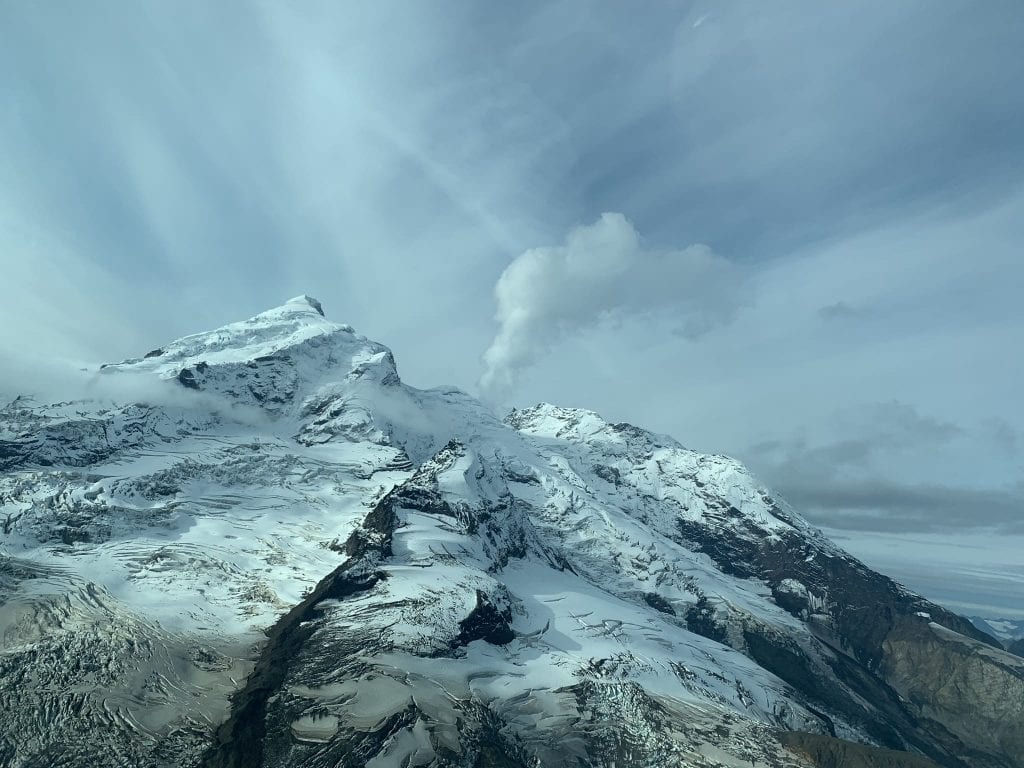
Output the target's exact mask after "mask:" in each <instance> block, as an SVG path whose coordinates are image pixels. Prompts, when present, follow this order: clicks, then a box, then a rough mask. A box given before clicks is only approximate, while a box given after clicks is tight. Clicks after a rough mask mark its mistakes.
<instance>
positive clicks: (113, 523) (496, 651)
mask: <svg viewBox="0 0 1024 768" xmlns="http://www.w3.org/2000/svg"><path fill="white" fill-rule="evenodd" d="M102 376H103V377H110V378H107V379H106V380H108V381H117V382H143V383H144V384H145V386H144V387H143V389H144V390H145V392H146V398H145V404H134V403H122V404H117V405H110V404H100V403H93V402H78V403H64V404H58V405H53V406H37V405H32V404H28V403H26V402H16V403H14V404H12V405H10V406H9V407H8V408H6V409H5V410H4V411H3V413H2V415H0V469H2V474H0V502H2V504H3V508H2V510H0V547H2V549H0V555H2V557H0V605H2V613H0V690H2V691H10V690H17V691H19V699H20V702H15V705H14V706H13V707H11V706H8V705H7V704H6V702H5V704H4V706H3V707H0V764H3V765H5V766H6V765H11V766H12V767H17V768H26V767H27V766H36V765H43V764H45V765H62V764H64V765H82V764H89V765H92V766H95V767H96V768H103V767H104V766H115V765H118V766H120V765H125V764H129V765H145V766H175V767H176V768H178V767H180V766H199V765H206V766H210V767H211V768H217V767H228V766H230V767H232V768H241V767H242V766H245V767H246V768H249V767H250V766H309V767H311V768H312V767H317V768H319V767H320V766H325V767H326V766H332V767H336V766H353V767H355V766H372V767H373V768H385V767H386V766H392V765H394V766H437V767H439V768H440V766H464V767H465V768H469V767H470V766H472V767H473V768H479V767H481V766H495V767H507V766H514V767H515V768H519V767H522V768H526V766H530V767H531V768H536V767H537V766H544V767H545V768H556V767H558V766H580V765H591V766H612V765H614V766H617V767H618V768H630V767H631V766H635V767H637V768H639V766H650V765H659V766H680V767H681V766H687V767H688V768H692V767H696V768H702V767H706V768H712V767H714V768H721V767H722V766H727V767H731V766H744V767H747V766H751V765H753V766H756V768H767V767H770V768H786V767H789V766H792V767H793V768H807V767H808V766H809V765H811V763H810V762H809V760H811V759H813V760H815V761H817V765H819V766H832V765H837V766H838V765H843V766H846V765H848V764H849V765H852V766H855V767H856V766H861V765H863V766H865V767H867V768H889V767H890V766H892V768H903V766H906V768H918V766H927V765H929V763H928V762H927V759H926V758H925V757H923V756H922V755H926V756H927V758H928V759H931V760H932V761H934V763H935V764H938V765H941V766H946V767H947V768H995V766H1000V768H1007V767H1008V766H1014V767H1016V766H1020V765H1021V763H1020V762H1019V761H1020V755H1021V753H1022V752H1024V745H1022V744H1021V741H1020V734H1022V733H1024V713H1022V711H1021V707H1020V704H1021V701H1022V690H1021V685H1022V680H1024V671H1022V666H1021V665H1024V661H1022V660H1020V659H1017V658H1016V657H1014V656H1012V655H1010V654H1007V653H1005V652H1002V651H1001V650H998V649H996V648H994V647H993V646H992V645H991V643H992V641H991V639H990V638H988V637H987V636H986V635H984V634H983V633H981V632H979V631H977V630H976V629H974V627H973V626H971V625H970V624H969V623H968V622H966V621H965V620H963V619H961V618H960V617H957V616H955V615H953V614H950V613H948V612H947V611H944V610H942V609H941V608H939V607H938V606H935V605H932V604H930V603H928V602H927V601H925V600H924V599H922V598H920V597H918V596H917V595H914V594H912V593H910V592H908V591H906V590H904V589H903V588H902V587H900V586H898V585H897V584H895V583H893V582H892V581H890V580H889V579H887V578H885V577H884V576H881V575H879V574H877V573H874V572H872V571H871V570H870V569H868V568H866V567H865V566H864V565H863V564H861V563H859V562H858V561H857V560H855V559H854V558H852V557H851V556H850V555H848V554H847V553H845V552H843V551H842V550H840V549H839V548H838V547H836V546H835V545H834V544H832V543H831V542H829V541H828V540H827V539H826V538H825V537H824V536H823V535H822V534H821V533H820V532H818V531H816V530H815V529H814V528H812V527H811V526H809V525H808V524H807V523H805V522H804V521H803V520H802V519H801V518H800V517H799V516H798V515H797V514H796V513H795V512H794V511H793V510H791V509H789V508H788V507H786V506H785V505H784V504H782V503H780V502H778V501H776V500H775V499H774V498H773V497H772V496H771V495H770V494H769V492H768V491H767V490H766V489H764V488H763V487H761V486H760V485H759V484H758V483H757V482H756V480H754V479H753V478H752V477H751V476H750V475H749V473H748V472H747V471H746V470H745V469H744V468H743V467H742V466H740V465H739V464H738V463H736V462H735V461H732V460H730V459H727V458H725V457H721V456H707V455H702V454H699V453H695V452H693V451H690V450H687V449H686V448H684V447H682V446H681V445H679V444H678V443H677V442H675V441H674V440H672V439H671V438H667V437H664V436H659V435H655V434H651V433H649V432H646V431H644V430H641V429H638V428H636V427H633V426H630V425H628V424H609V423H608V422H605V421H604V420H602V419H601V418H600V417H598V416H597V415H596V414H593V413H590V412H587V411H581V410H577V409H567V408H557V407H554V406H550V405H539V406H536V407H534V408H528V409H523V410H517V411H513V412H512V413H511V414H509V415H508V416H507V418H506V419H505V420H499V419H498V418H496V417H495V416H494V415H493V414H492V413H491V412H490V411H489V410H488V409H486V408H485V407H484V406H482V405H481V404H480V403H478V402H476V401H475V400H473V399H472V398H471V397H469V396H468V395H466V394H465V393H462V392H459V391H457V390H452V389H448V388H441V389H434V390H425V391H424V390H416V389H413V388H411V387H408V386H406V385H404V384H402V382H401V381H400V379H399V378H398V374H397V371H396V369H395V364H394V359H393V358H392V356H391V353H390V352H389V351H388V350H387V349H386V348H385V347H383V346H381V345H379V344H377V343H375V342H372V341H369V340H367V339H365V338H363V337H361V336H359V335H357V334H355V333H354V332H353V331H352V329H351V328H349V327H348V326H342V325H337V324H334V323H331V322H329V321H327V320H326V319H325V318H324V317H323V310H322V307H320V306H319V303H318V302H316V301H315V300H313V299H309V298H308V297H299V298H297V299H295V300H292V301H291V302H288V303H287V304H285V305H284V306H282V307H279V308H277V309H274V310H270V311H268V312H265V313H263V314H261V315H258V316H256V317H254V318H252V319H250V320H247V321H244V322H241V323H235V324H232V325H229V326H225V327H224V328H221V329H217V330H215V331H212V332H209V333H205V334H197V335H195V336H190V337H186V338H184V339H180V340H178V341H175V342H172V343H170V344H166V345H164V346H162V347H160V348H159V349H155V350H153V352H152V353H150V354H148V355H146V356H145V357H143V358H139V359H135V360H129V361H125V362H124V363H120V364H117V365H112V366H107V367H105V368H104V369H103V372H102ZM787 732H799V733H802V734H804V735H803V736H792V735H790V736H783V735H782V734H784V733H787ZM807 734H816V737H815V736H810V735H807ZM818 737H820V738H818ZM780 739H781V741H780ZM852 742H860V743H861V745H864V744H868V745H875V746H882V747H887V748H890V751H889V752H884V751H878V750H872V749H867V748H864V747H863V746H858V745H857V744H854V743H852ZM784 744H788V745H789V746H790V749H787V747H786V746H784ZM892 750H896V751H892ZM828 761H832V762H828ZM837 761H838V762H837ZM844 761H845V762H844ZM879 761H882V762H879ZM886 761H888V762H886Z"/></svg>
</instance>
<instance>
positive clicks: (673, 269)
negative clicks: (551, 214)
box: [480, 213, 746, 399]
mask: <svg viewBox="0 0 1024 768" xmlns="http://www.w3.org/2000/svg"><path fill="white" fill-rule="evenodd" d="M745 288H746V285H745V280H744V273H743V271H742V270H741V269H739V268H738V267H737V266H736V265H734V264H732V263H730V262H729V261H728V260H726V259H724V258H722V257H721V256H718V255H716V254H715V253H714V252H712V250H711V249H710V248H708V247H707V246H704V245H691V246H689V247H687V248H683V249H681V250H653V249H649V248H647V247H645V245H644V243H643V242H642V240H641V237H640V235H639V233H638V232H637V231H636V229H635V228H634V227H633V224H632V223H631V222H630V221H629V220H628V219H627V218H626V217H625V216H623V215H622V214H621V213H604V214H602V215H601V217H600V218H599V219H598V220H597V221H596V222H594V223H593V224H590V225H587V226H581V227H577V228H575V229H573V230H572V231H570V232H569V234H568V236H567V237H566V239H565V242H564V243H563V244H562V245H560V246H553V247H542V248H533V249H530V250H528V251H525V252H524V253H523V254H521V255H520V256H519V257H517V258H516V259H515V260H514V261H513V262H512V263H511V264H509V266H508V267H507V268H506V269H505V271H504V272H503V273H502V274H501V277H500V278H499V279H498V283H497V285H496V286H495V288H494V295H495V299H496V301H497V313H496V315H495V317H496V319H497V321H498V326H499V327H498V332H497V335H496V336H495V337H494V340H493V341H492V342H491V345H490V347H489V348H488V349H487V351H486V352H485V353H484V363H485V365H486V370H485V372H484V374H483V376H482V377H481V379H480V389H481V390H482V391H483V392H484V394H485V395H487V396H489V397H492V398H496V399H502V398H504V397H507V396H508V395H509V394H510V393H511V391H512V389H513V387H514V386H515V384H516V381H517V379H518V377H519V375H520V374H521V373H522V372H523V371H524V370H525V369H526V368H528V367H529V366H530V365H532V364H534V363H535V362H536V361H537V360H538V359H539V358H540V357H541V356H543V355H544V354H545V353H546V352H547V351H548V350H549V349H550V348H551V347H552V346H553V345H554V344H556V343H557V342H559V341H560V340H562V339H565V338H567V337H571V336H572V335H573V334H574V333H577V332H578V331H580V330H583V329H586V328H590V327H593V326H594V325H596V324H598V323H599V322H600V321H601V320H602V319H603V318H609V317H610V318H617V319H621V318H622V317H623V316H629V315H647V314H652V313H658V312H665V313H668V314H669V315H671V316H672V317H673V318H674V319H675V320H676V322H677V324H678V329H677V330H678V333H679V334H680V335H682V336H684V337H685V338H687V339H691V340H692V339H696V338H699V337H700V336H702V335H704V334H706V333H707V332H709V331H710V330H711V329H713V328H715V327H716V326H718V325H721V324H724V323H728V322H729V321H730V320H731V319H732V318H733V316H734V315H735V313H736V311H737V310H738V308H739V307H740V306H741V304H742V302H743V300H744V297H745Z"/></svg>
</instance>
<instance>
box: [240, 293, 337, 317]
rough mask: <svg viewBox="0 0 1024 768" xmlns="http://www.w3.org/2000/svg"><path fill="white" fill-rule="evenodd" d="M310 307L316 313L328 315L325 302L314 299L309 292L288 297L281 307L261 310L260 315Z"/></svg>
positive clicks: (321, 315) (298, 310) (305, 309)
mask: <svg viewBox="0 0 1024 768" xmlns="http://www.w3.org/2000/svg"><path fill="white" fill-rule="evenodd" d="M310 309H313V310H316V313H317V314H318V315H320V317H323V318H326V317H327V315H325V314H324V307H323V304H321V303H320V302H319V301H318V300H317V299H314V298H313V297H312V296H309V295H308V294H305V293H304V294H302V295H300V296H294V297H293V298H290V299H288V301H286V302H285V303H284V304H282V305H281V306H280V307H275V308H274V309H268V310H267V311H266V312H261V313H260V315H265V314H268V313H272V312H282V311H288V312H308V311H309V310H310ZM260 315H257V317H259V316H260Z"/></svg>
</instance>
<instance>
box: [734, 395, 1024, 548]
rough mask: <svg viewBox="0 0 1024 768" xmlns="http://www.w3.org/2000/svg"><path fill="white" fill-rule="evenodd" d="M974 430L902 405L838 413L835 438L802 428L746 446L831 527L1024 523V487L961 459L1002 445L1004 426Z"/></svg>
mask: <svg viewBox="0 0 1024 768" xmlns="http://www.w3.org/2000/svg"><path fill="white" fill-rule="evenodd" d="M996 427H1005V428H1006V429H998V428H996V429H994V427H993V423H991V422H989V421H986V422H982V423H980V424H978V425H977V426H972V427H970V428H967V427H964V426H961V425H959V424H955V423H953V422H949V421H944V420H941V419H937V418H934V417H932V416H928V415H925V414H922V413H920V412H919V411H918V409H917V408H915V407H913V406H911V405H909V404H907V403H901V402H897V401H892V402H885V403H869V404H864V405H862V406H859V407H855V408H852V407H851V408H845V409H842V410H840V411H837V412H836V413H834V414H833V416H832V418H831V419H830V422H829V430H828V434H829V437H828V438H826V439H823V440H811V439H809V438H808V437H807V436H805V435H802V434H799V433H798V434H794V435H793V436H791V437H789V438H788V439H783V440H779V439H776V440H768V441H762V442H760V443H758V444H756V445H754V446H752V447H751V448H750V449H749V451H748V460H749V461H750V463H751V464H752V465H753V466H754V467H755V468H756V469H757V471H758V472H759V473H760V474H761V475H762V476H763V477H764V478H765V479H766V480H768V481H769V482H771V484H772V485H773V486H775V487H776V488H777V489H778V490H779V492H780V493H781V494H782V495H783V496H785V497H786V499H787V500H788V501H789V502H790V503H792V504H793V505H794V506H795V507H796V508H798V509H800V510H801V511H803V512H804V513H805V514H806V515H807V517H808V518H810V519H811V520H813V521H814V522H816V523H818V524H819V525H825V526H828V527H831V528H837V529H844V530H856V531H876V532H889V533H894V532H903V533H905V532H914V531H916V532H919V533H920V532H926V531H950V530H967V529H998V530H1000V531H1003V532H1005V533H1018V532H1020V531H1021V530H1022V526H1024V485H1021V484H1017V485H1012V484H1009V485H1008V484H1006V483H1005V477H1004V482H1002V483H997V482H993V479H992V478H991V477H987V476H980V475H979V474H977V473H975V472H973V471H972V467H971V465H970V464H965V463H964V462H963V457H964V456H965V455H967V454H968V453H973V454H975V455H986V454H987V455H991V454H993V453H994V452H996V451H998V450H999V449H1001V448H1004V447H1005V444H1006V430H1007V429H1009V428H1008V427H1007V425H1005V424H1002V423H997V424H996Z"/></svg>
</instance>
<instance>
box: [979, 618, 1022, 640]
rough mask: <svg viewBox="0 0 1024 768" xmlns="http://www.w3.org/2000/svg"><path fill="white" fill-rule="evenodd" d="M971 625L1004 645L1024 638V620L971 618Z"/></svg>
mask: <svg viewBox="0 0 1024 768" xmlns="http://www.w3.org/2000/svg"><path fill="white" fill-rule="evenodd" d="M969 618H970V620H971V623H972V624H973V625H974V626H976V627H977V628H978V629H980V630H981V631H982V632H985V633H987V634H989V635H992V637H995V638H997V639H999V640H1002V641H1003V642H1004V643H1012V642H1013V641H1014V640H1020V639H1022V638H1024V619H993V618H991V617H990V618H983V617H981V616H970V617H969Z"/></svg>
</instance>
